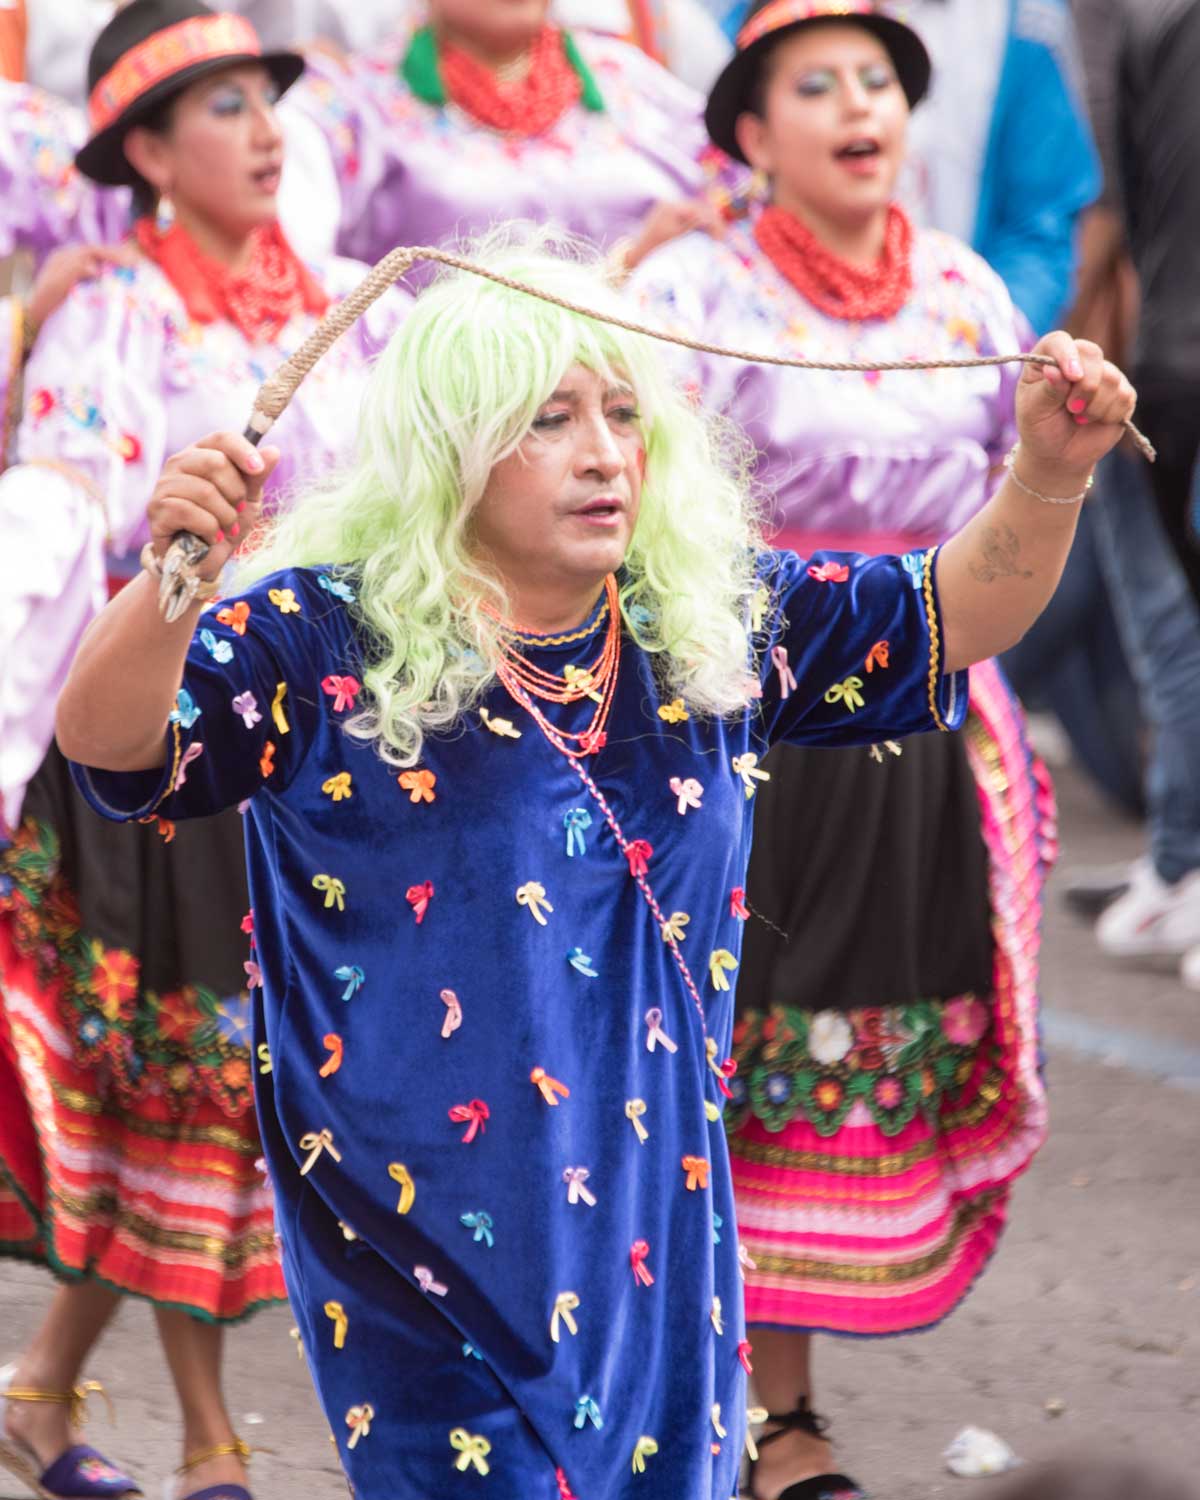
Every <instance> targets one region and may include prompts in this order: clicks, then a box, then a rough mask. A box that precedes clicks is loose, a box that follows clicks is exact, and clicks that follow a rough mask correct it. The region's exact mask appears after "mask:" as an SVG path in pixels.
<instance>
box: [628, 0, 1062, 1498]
mask: <svg viewBox="0 0 1200 1500" xmlns="http://www.w3.org/2000/svg"><path fill="white" fill-rule="evenodd" d="M929 73H930V67H929V59H928V56H927V54H926V52H925V49H924V47H923V45H922V43H921V41H920V39H919V38H918V37H917V35H916V34H915V33H914V32H913V31H912V30H910V29H909V28H908V27H907V26H904V25H902V24H901V23H900V22H898V21H896V20H894V19H892V18H890V17H888V16H886V15H883V14H881V13H880V12H879V11H878V10H877V9H876V7H875V6H874V5H873V4H871V3H870V0H763V3H759V4H756V5H753V6H752V7H751V9H750V13H749V15H748V17H747V19H746V22H745V24H744V26H743V28H742V31H741V33H740V35H739V37H738V46H737V53H736V56H735V57H734V59H733V60H732V61H731V62H730V64H729V66H728V67H727V68H726V69H725V71H724V73H723V74H722V75H721V77H720V78H719V79H718V81H717V83H716V85H715V86H714V88H713V91H712V94H711V96H710V98H709V102H708V109H707V115H706V119H707V124H708V128H709V132H710V134H711V136H712V138H713V140H714V142H715V143H716V144H717V145H718V146H721V147H722V148H723V149H725V150H727V151H729V152H730V153H731V154H733V155H735V156H737V157H740V158H741V159H742V160H745V161H748V162H749V163H750V164H751V165H753V166H754V167H756V168H758V169H760V170H761V171H763V172H764V173H765V174H766V175H767V177H768V179H769V180H770V184H771V202H770V203H769V205H768V206H767V207H765V208H764V209H763V210H762V211H761V212H760V213H757V214H753V215H752V216H751V217H750V219H748V220H747V221H746V222H745V223H739V224H735V225H732V226H731V227H730V229H729V231H728V233H727V235H726V236H725V238H724V240H723V241H721V242H717V241H715V240H712V239H709V238H708V237H705V236H700V235H690V236H688V237H687V238H685V239H682V240H679V241H677V242H676V243H675V244H673V245H671V246H669V247H667V248H665V249H662V250H660V251H658V252H657V253H656V254H655V255H653V256H652V257H651V258H650V259H649V260H648V261H647V262H646V263H645V264H644V265H643V266H642V268H641V269H640V270H639V271H638V272H637V273H635V277H634V282H633V288H634V291H635V293H636V294H637V295H639V296H640V298H641V300H642V302H643V304H644V305H645V306H647V307H648V308H649V309H651V310H652V311H653V313H654V314H655V317H654V319H653V321H655V322H658V323H660V324H668V325H670V326H672V327H675V328H677V329H680V330H685V331H689V332H692V333H695V332H697V331H698V330H701V329H702V330H703V337H704V338H705V339H706V340H710V341H712V342H715V343H718V344H723V345H727V346H733V347H737V348H746V349H755V350H764V351H771V352H775V353H787V354H790V355H800V356H805V357H807V358H809V359H812V360H822V361H825V360H829V361H839V360H840V361H853V362H864V363H867V364H870V363H871V362H872V361H873V360H878V361H879V362H880V363H881V364H882V363H886V362H888V361H890V360H895V359H903V358H906V357H919V358H933V359H936V358H939V357H947V358H954V357H964V356H973V355H976V354H980V355H987V354H994V353H999V352H1008V351H1014V350H1016V349H1018V348H1020V347H1022V346H1023V344H1024V343H1025V342H1026V340H1027V333H1026V330H1025V327H1024V325H1023V323H1022V320H1021V319H1020V316H1019V314H1017V313H1016V312H1015V311H1014V308H1013V306H1012V303H1011V299H1010V298H1009V296H1008V294H1007V292H1006V290H1005V288H1004V287H1003V285H1002V284H1001V283H1000V281H999V279H998V278H997V277H996V276H995V275H994V274H993V273H992V272H991V271H990V270H989V269H988V267H987V266H986V265H984V264H983V262H982V261H980V260H979V259H978V257H976V256H975V255H974V254H972V252H970V251H969V250H968V249H967V248H966V247H965V246H964V245H962V244H960V243H959V242H957V241H955V240H953V239H951V238H949V237H947V236H945V235H941V234H937V233H933V232H919V231H915V230H914V229H913V228H912V226H911V225H910V223H909V221H908V219H907V218H906V216H905V214H904V213H903V211H902V210H901V208H900V207H899V206H898V205H897V204H896V203H895V201H894V197H893V191H894V184H895V181H896V177H897V173H898V172H899V169H900V167H901V165H902V162H903V160H904V154H905V133H906V126H907V122H908V117H909V113H910V110H911V109H912V108H913V107H914V106H915V105H917V104H918V103H919V102H920V100H921V98H922V96H923V94H924V93H925V91H926V88H927V85H928V82H929ZM1018 371H1019V367H1015V366H1005V367H1000V368H994V367H993V368H988V369H980V370H976V371H972V372H970V373H967V372H964V371H961V370H956V371H954V372H936V371H933V372H929V373H926V374H913V373H903V374H886V373H879V372H874V373H871V374H868V375H865V376H864V375H862V374H834V373H820V372H816V371H813V372H810V373H809V374H807V375H806V376H804V377H802V378H800V379H797V378H796V377H795V376H794V375H793V374H792V372H790V371H789V372H780V371H777V370H771V369H768V368H766V367H763V366H758V365H752V364H738V363H737V362H735V361H732V360H721V359H712V358H708V357H696V358H695V359H694V361H691V362H689V363H688V364H687V367H686V374H687V376H688V377H689V379H690V380H692V381H694V382H695V384H696V385H697V386H698V387H699V389H700V390H701V392H702V393H703V397H704V399H705V401H706V403H708V404H710V405H712V406H713V407H715V408H716V409H718V410H720V411H721V412H723V413H726V414H728V415H729V416H731V417H733V418H734V419H735V420H736V421H737V422H738V423H739V424H740V425H742V426H744V427H746V429H747V430H748V432H749V433H750V436H751V437H752V438H753V440H754V442H755V445H756V447H757V448H758V450H759V455H760V456H759V461H758V467H757V478H758V480H759V482H760V484H761V485H762V487H763V488H764V489H766V490H767V491H769V492H770V493H771V494H772V496H773V499H774V503H775V507H776V511H775V514H776V519H777V521H778V522H779V523H780V524H781V525H782V526H783V528H784V529H785V539H786V540H787V541H789V542H793V543H794V544H795V545H796V546H797V548H798V550H799V551H800V552H801V553H802V554H808V553H809V552H811V551H812V550H813V549H814V548H816V547H821V546H830V545H832V546H839V547H840V546H850V547H853V548H856V549H858V550H865V551H874V552H877V551H882V550H887V551H892V550H895V551H899V552H902V553H909V554H915V553H916V552H917V551H918V549H919V548H920V547H922V546H925V545H927V544H929V543H930V542H934V541H940V540H941V539H943V538H944V537H945V536H947V535H949V534H950V533H951V532H953V530H954V529H955V528H956V527H957V526H960V525H962V524H963V523H964V522H965V521H966V520H967V519H968V518H969V517H970V516H971V515H973V514H974V513H975V512H976V511H978V510H979V509H980V507H981V506H982V505H983V504H984V502H985V500H986V499H987V497H988V495H989V494H990V493H991V491H992V489H993V488H994V487H995V485H996V483H997V482H998V478H999V475H1000V474H1001V473H1002V468H1001V465H1002V462H1003V461H1004V459H1005V455H1006V454H1007V453H1008V452H1009V450H1010V449H1011V448H1012V446H1013V442H1014V438H1015V432H1014V431H1013V429H1012V411H1013V386H1014V382H1015V381H1016V380H1017V379H1018ZM1010 466H1011V470H1012V473H1013V476H1014V480H1015V481H1016V482H1017V483H1021V482H1022V477H1023V472H1024V471H1023V464H1022V455H1021V453H1020V451H1016V453H1015V455H1014V456H1012V457H1011V458H1010ZM995 541H996V546H995V556H994V558H993V559H992V561H991V562H990V563H989V565H988V566H989V568H990V570H991V573H992V576H994V577H1000V576H1003V575H1006V574H1009V575H1011V574H1014V573H1016V572H1018V571H1019V570H1020V568H1021V561H1020V558H1019V557H1018V556H1016V555H1015V554H1014V553H1013V552H1012V551H1011V549H1010V548H1009V547H1008V539H1007V538H1005V537H1003V536H998V537H997V538H996V539H995ZM838 577H839V575H838V574H837V573H836V572H830V573H829V574H828V576H827V579H826V582H827V586H828V587H830V588H836V587H838V586H839V583H838ZM913 583H914V587H920V579H919V578H918V577H917V576H916V571H915V563H914V574H913ZM887 659H888V643H887V642H886V641H881V642H879V644H878V647H877V648H876V649H875V650H873V651H872V652H871V653H870V654H869V655H868V656H867V657H866V658H865V659H864V661H863V663H862V667H861V669H860V672H859V674H858V676H857V677H856V678H855V679H853V680H852V681H850V682H849V683H847V684H843V685H842V691H843V693H849V694H850V697H849V698H848V699H847V700H846V706H847V708H848V710H850V711H851V712H853V711H854V710H855V709H856V706H857V704H856V700H855V695H856V694H857V693H858V692H859V691H860V690H862V691H865V692H869V690H870V689H869V684H870V683H871V682H872V680H874V679H875V678H877V677H878V674H879V673H880V672H881V671H884V670H886V666H887ZM767 769H768V770H769V772H770V773H771V777H772V779H771V781H770V782H767V783H764V784H763V786H762V787H761V789H760V790H759V792H758V795H757V801H758V808H757V812H756V817H755V828H756V832H755V840H756V842H755V849H754V857H753V860H752V862H751V866H750V873H749V878H748V887H747V893H744V899H743V900H742V901H741V903H740V904H741V909H742V916H743V917H744V918H745V919H747V931H746V944H745V949H744V955H743V961H742V968H741V972H740V988H739V992H738V994H739V1028H738V1030H737V1032H736V1033H735V1042H736V1055H737V1058H738V1062H739V1071H738V1074H737V1077H736V1078H735V1080H734V1083H733V1089H734V1099H733V1102H732V1103H731V1105H730V1106H729V1114H728V1116H727V1126H728V1130H729V1135H730V1149H731V1154H732V1158H733V1170H734V1181H735V1187H736V1191H737V1198H738V1221H739V1229H740V1232H741V1235H742V1239H743V1242H744V1243H745V1244H746V1246H747V1248H748V1250H749V1252H750V1254H751V1256H752V1257H753V1259H754V1261H755V1263H756V1269H755V1270H753V1271H751V1272H750V1273H749V1276H748V1280H747V1322H748V1323H749V1324H751V1325H757V1326H756V1327H753V1326H752V1332H751V1337H752V1340H753V1342H754V1346H755V1351H754V1366H755V1374H754V1379H755V1382H756V1386H757V1390H758V1394H759V1396H760V1397H761V1399H762V1400H763V1402H764V1404H765V1405H767V1406H769V1407H770V1409H771V1411H772V1412H773V1413H776V1414H777V1415H776V1416H775V1417H774V1419H773V1426H772V1427H771V1428H769V1429H768V1432H769V1435H768V1437H767V1439H766V1441H765V1442H763V1443H760V1447H761V1449H762V1457H761V1462H760V1464H759V1466H758V1469H757V1471H756V1473H755V1475H754V1478H753V1483H752V1487H751V1488H752V1493H753V1494H754V1495H755V1496H756V1497H758V1500H776V1497H779V1496H784V1497H786V1500H811V1497H813V1496H816V1495H818V1494H824V1493H825V1492H827V1491H830V1490H839V1492H840V1491H846V1492H848V1493H855V1492H856V1490H855V1486H854V1485H853V1484H852V1483H851V1482H850V1481H849V1480H845V1479H844V1477H843V1479H842V1482H841V1483H840V1485H839V1484H834V1483H833V1482H832V1480H831V1477H830V1475H829V1474H828V1473H827V1472H825V1471H826V1470H827V1469H828V1468H829V1466H830V1452H829V1447H828V1444H827V1443H826V1442H825V1441H824V1439H823V1437H822V1432H823V1426H822V1424H821V1422H820V1419H818V1418H817V1417H815V1416H814V1415H813V1412H812V1407H811V1398H812V1393H813V1386H812V1379H811V1371H810V1364H809V1358H810V1339H811V1335H812V1334H813V1333H816V1332H830V1333H838V1334H844V1335H852V1336H860V1337H861V1336H877V1335H883V1334H896V1333H904V1332H912V1331H914V1330H916V1329H920V1328H924V1327H928V1326H930V1325H931V1324H934V1323H936V1322H938V1321H939V1320H940V1319H941V1318H943V1317H945V1316H946V1315H947V1314H948V1313H949V1312H950V1311H952V1310H953V1308H954V1307H955V1306H957V1304H958V1303H959V1301H960V1300H961V1299H962V1298H963V1297H964V1296H965V1295H966V1293H967V1291H968V1290H969V1288H970V1287H971V1285H972V1284H973V1282H974V1280H975V1279H976V1277H977V1276H978V1275H979V1274H980V1273H981V1272H982V1271H983V1269H984V1268H985V1266H986V1265H987V1262H988V1260H989V1258H990V1255H991V1253H992V1251H993V1249H994V1247H995V1244H996V1241H997V1239H998V1238H999V1235H1000V1232H1001V1230H1002V1228H1003V1225H1004V1222H1005V1218H1006V1213H1007V1202H1008V1197H1009V1190H1010V1186H1011V1184H1012V1182H1013V1180H1014V1179H1015V1178H1016V1177H1017V1176H1018V1175H1019V1174H1020V1173H1021V1172H1022V1171H1023V1170H1024V1169H1025V1167H1026V1166H1028V1164H1029V1162H1030V1160H1031V1158H1032V1156H1033V1154H1034V1152H1035V1151H1036V1149H1037V1148H1038V1146H1039V1145H1040V1143H1041V1141H1042V1139H1043V1138H1044V1134H1045V1115H1046V1112H1045V1098H1044V1090H1043V1086H1042V1080H1041V1077H1040V1073H1039V1070H1038V1060H1037V988H1036V986H1037V963H1036V957H1037V946H1038V922H1039V917H1040V909H1041V888H1042V881H1043V877H1044V872H1045V867H1046V861H1047V859H1048V857H1049V852H1050V851H1049V844H1050V839H1051V838H1052V828H1051V818H1052V810H1051V802H1050V795H1049V792H1048V789H1047V786H1046V783H1045V781H1044V779H1043V776H1044V773H1043V772H1042V771H1041V768H1040V767H1038V766H1037V764H1036V763H1035V762H1034V760H1033V757H1032V756H1031V754H1030V751H1029V749H1028V745H1027V742H1026V740H1025V736H1024V728H1023V724H1022V722H1021V718H1020V713H1019V709H1018V707H1017V705H1016V703H1015V701H1014V699H1013V698H1012V695H1011V693H1010V691H1009V690H1008V688H1007V686H1006V685H1005V683H1004V681H1003V679H1002V677H1001V675H1000V673H999V671H998V670H997V669H996V667H995V666H994V664H992V663H984V664H983V665H981V666H979V667H975V668H973V669H972V673H971V715H970V718H969V721H968V726H967V729H966V733H965V735H964V736H962V737H959V736H955V735H940V736H938V735H933V736H927V737H925V739H923V740H922V741H921V742H920V743H917V742H915V741H913V742H908V743H906V744H904V745H903V746H900V745H888V746H882V745H881V746H879V747H877V748H876V750H875V751H874V752H873V753H872V754H871V755H868V754H867V753H866V752H855V751H842V752H836V751H834V752H827V751H826V752H819V751H806V750H798V749H792V748H788V747H784V748H783V749H781V750H777V751H776V752H775V753H774V755H773V757H772V760H771V762H770V763H769V764H768V766H767Z"/></svg>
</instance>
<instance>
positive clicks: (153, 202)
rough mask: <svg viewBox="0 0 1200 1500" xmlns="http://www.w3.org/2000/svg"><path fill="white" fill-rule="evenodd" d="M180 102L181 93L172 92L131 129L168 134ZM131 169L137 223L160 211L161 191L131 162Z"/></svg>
mask: <svg viewBox="0 0 1200 1500" xmlns="http://www.w3.org/2000/svg"><path fill="white" fill-rule="evenodd" d="M180 92H182V90H181V91H180ZM178 102H179V94H172V95H171V97H170V98H169V99H164V100H163V101H162V102H161V103H159V104H156V105H155V106H154V108H153V109H151V110H149V111H148V112H147V113H146V114H145V115H143V116H142V118H141V119H140V120H138V121H137V122H136V124H134V125H131V126H130V129H131V130H138V129H141V130H150V131H153V133H154V134H155V135H167V134H168V133H169V132H170V129H171V125H172V123H173V122H174V118H175V106H176V104H177V103H178ZM130 171H131V174H132V177H133V182H132V187H133V204H132V212H133V219H134V222H135V223H136V222H137V221H138V219H145V218H153V216H154V215H155V214H156V213H157V212H158V198H159V193H158V189H157V188H156V187H153V186H152V185H151V184H150V183H149V182H147V181H146V179H145V178H144V177H143V176H142V175H141V173H140V172H136V171H134V170H133V167H132V163H131V164H130Z"/></svg>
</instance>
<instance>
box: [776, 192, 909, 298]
mask: <svg viewBox="0 0 1200 1500" xmlns="http://www.w3.org/2000/svg"><path fill="white" fill-rule="evenodd" d="M754 238H755V239H756V240H757V241H758V246H759V249H760V250H762V251H763V253H764V254H765V255H766V256H767V257H768V259H769V260H770V261H771V262H772V264H773V265H774V266H775V268H776V269H777V270H778V271H780V272H781V273H782V274H783V275H784V276H786V277H787V279H788V280H789V281H790V282H791V284H792V285H793V286H794V287H795V288H796V290H797V291H798V292H799V293H800V295H801V296H802V297H804V298H806V299H807V301H809V302H811V303H812V305H813V306H814V307H815V308H817V309H819V311H821V312H823V313H825V314H826V315H827V316H828V317H831V318H840V319H842V320H843V321H845V322H855V323H857V322H863V321H864V320H865V319H867V318H894V317H895V316H896V314H897V313H898V312H899V311H900V310H901V308H902V307H903V306H904V305H905V303H906V302H907V301H908V299H909V298H910V297H911V296H912V290H913V275H912V244H913V228H912V223H911V221H910V220H909V217H908V215H907V214H906V213H905V212H904V210H903V209H902V208H901V207H900V206H899V205H898V204H895V203H893V204H891V205H890V207H889V208H888V217H887V228H886V230H885V231H884V241H883V255H882V256H881V257H880V258H879V260H877V261H876V262H875V264H874V265H873V266H868V267H867V268H866V269H863V268H862V267H860V266H854V265H851V264H850V262H849V261H846V260H843V259H842V258H841V256H840V255H835V254H834V253H833V251H832V250H830V249H828V248H827V247H826V246H825V245H823V244H822V243H821V241H820V240H819V239H818V238H817V237H816V235H815V234H814V233H813V232H812V230H811V229H810V228H809V227H808V225H807V224H804V223H802V222H801V220H800V219H798V218H797V217H796V216H795V214H790V213H788V212H787V210H786V209H782V208H777V207H776V206H775V205H774V204H772V205H770V206H769V207H767V208H765V209H763V211H762V213H761V214H760V215H759V218H758V223H757V224H756V225H755V226H754Z"/></svg>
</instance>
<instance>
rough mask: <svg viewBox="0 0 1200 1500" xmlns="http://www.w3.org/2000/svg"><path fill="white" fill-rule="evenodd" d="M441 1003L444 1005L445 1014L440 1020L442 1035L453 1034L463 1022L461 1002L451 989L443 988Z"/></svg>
mask: <svg viewBox="0 0 1200 1500" xmlns="http://www.w3.org/2000/svg"><path fill="white" fill-rule="evenodd" d="M441 994H442V1004H443V1005H444V1006H445V1007H446V1014H445V1017H444V1019H443V1021H442V1035H443V1036H444V1037H449V1036H453V1034H454V1033H455V1032H456V1031H457V1030H458V1028H459V1027H460V1026H461V1025H462V1023H463V1013H462V1003H461V1002H460V1000H459V998H458V996H457V995H456V994H455V993H454V991H453V990H443V991H442V992H441Z"/></svg>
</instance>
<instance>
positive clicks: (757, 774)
mask: <svg viewBox="0 0 1200 1500" xmlns="http://www.w3.org/2000/svg"><path fill="white" fill-rule="evenodd" d="M733 773H734V775H735V776H740V777H741V778H742V786H743V787H744V788H745V791H746V800H747V802H748V801H749V800H750V798H751V797H753V796H754V794H755V792H756V791H757V790H758V788H757V787H756V786H755V785H754V783H755V782H756V781H770V779H771V773H770V771H760V770H759V769H758V756H757V755H755V754H754V752H753V751H752V750H748V751H747V752H746V754H745V755H735V756H734V757H733Z"/></svg>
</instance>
